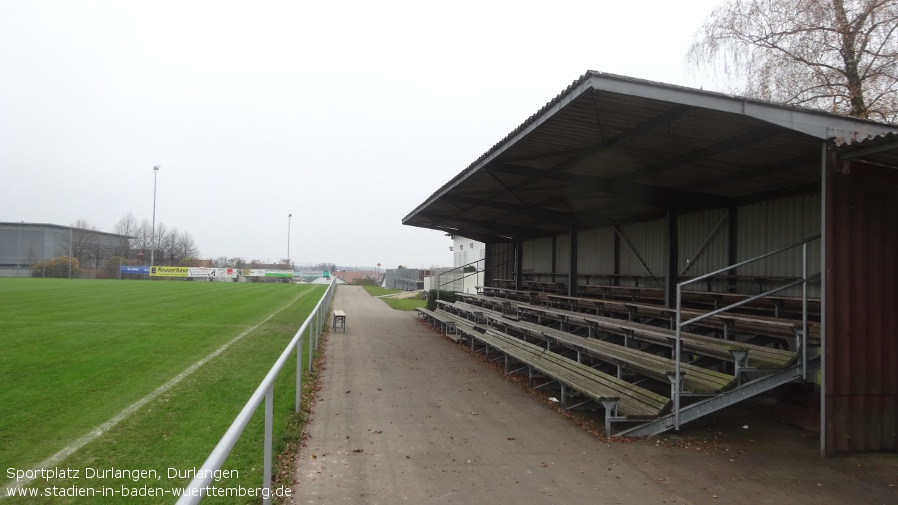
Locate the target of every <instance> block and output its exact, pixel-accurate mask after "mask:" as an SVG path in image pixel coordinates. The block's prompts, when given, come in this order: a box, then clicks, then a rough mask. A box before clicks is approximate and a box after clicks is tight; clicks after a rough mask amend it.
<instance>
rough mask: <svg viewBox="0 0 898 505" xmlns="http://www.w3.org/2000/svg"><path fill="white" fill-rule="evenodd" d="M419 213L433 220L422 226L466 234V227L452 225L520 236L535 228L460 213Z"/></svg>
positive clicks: (531, 231)
mask: <svg viewBox="0 0 898 505" xmlns="http://www.w3.org/2000/svg"><path fill="white" fill-rule="evenodd" d="M418 215H419V216H421V217H424V218H426V219H430V220H431V221H432V223H431V224H424V223H422V224H421V225H420V226H422V227H426V228H440V229H447V228H448V229H454V230H456V231H455V232H453V233H457V234H458V235H465V228H461V227H459V226H451V225H453V224H455V223H464V224H468V225H474V227H475V228H480V229H483V230H486V231H488V232H490V231H491V232H495V233H496V234H497V235H504V236H511V237H519V236H522V235H530V234H532V233H533V230H532V229H530V228H522V227H519V226H510V225H505V224H501V223H497V222H496V220H489V221H481V220H478V219H471V218H467V217H462V216H458V215H443V214H438V213H435V212H419V213H418ZM474 233H478V232H474ZM472 238H473V237H472Z"/></svg>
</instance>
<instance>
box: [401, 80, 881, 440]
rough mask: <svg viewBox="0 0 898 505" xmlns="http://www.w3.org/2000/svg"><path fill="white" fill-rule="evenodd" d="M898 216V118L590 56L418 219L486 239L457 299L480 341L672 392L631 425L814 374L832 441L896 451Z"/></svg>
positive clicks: (645, 425)
mask: <svg viewBox="0 0 898 505" xmlns="http://www.w3.org/2000/svg"><path fill="white" fill-rule="evenodd" d="M896 222H898V128H896V127H894V126H890V125H884V124H880V123H876V122H871V121H865V120H860V119H855V118H847V117H843V116H836V115H831V114H826V113H822V112H818V111H811V110H806V109H799V108H794V107H786V106H782V105H775V104H770V103H766V102H760V101H755V100H751V99H747V98H742V97H736V96H730V95H724V94H719V93H712V92H707V91H701V90H695V89H689V88H683V87H678V86H671V85H666V84H661V83H657V82H649V81H643V80H638V79H633V78H628V77H622V76H616V75H610V74H604V73H599V72H592V71H591V72H587V73H586V74H585V75H583V76H581V77H580V78H579V79H577V80H576V81H575V82H574V83H573V84H571V86H569V87H568V88H567V89H565V90H564V91H563V92H562V93H561V94H559V95H558V96H557V97H555V98H554V99H553V100H552V101H550V102H549V103H548V104H546V106H544V107H543V108H542V109H540V110H539V111H537V112H536V113H535V114H533V115H532V116H531V117H530V118H528V119H527V121H525V122H524V123H523V124H522V125H521V126H519V127H518V128H517V129H515V130H514V131H513V132H511V133H510V134H509V135H508V136H506V137H505V138H504V139H502V140H501V141H500V142H499V143H497V144H496V145H495V146H493V147H492V148H491V149H490V150H489V151H488V152H486V153H485V154H484V155H483V156H481V157H480V158H479V159H477V160H476V161H475V162H474V163H472V164H471V165H470V166H469V167H467V168H466V169H465V170H463V171H462V172H461V173H459V174H458V175H457V176H456V177H454V178H453V179H452V180H450V181H449V182H447V183H446V184H445V185H444V186H443V187H441V188H439V189H438V190H437V191H436V192H435V193H434V194H433V195H431V196H430V197H429V198H427V199H426V200H425V201H424V202H423V203H422V204H421V205H419V206H418V207H417V208H416V209H414V210H413V211H412V212H411V213H410V214H408V215H407V216H406V217H405V218H404V219H403V224H406V225H410V226H417V227H422V228H428V229H436V230H442V231H445V232H447V233H450V234H458V235H462V236H465V237H470V238H472V239H476V240H479V241H482V242H484V243H486V244H487V252H486V280H485V283H484V284H485V285H484V289H483V292H482V293H481V294H480V295H478V296H477V297H472V298H471V299H470V300H469V302H470V303H469V304H467V307H466V306H458V307H455V308H454V309H453V310H454V312H455V313H456V315H458V314H467V315H468V316H470V317H471V319H472V320H474V321H476V323H475V324H474V326H477V325H481V327H479V329H477V330H475V333H472V334H471V335H468V336H467V338H468V339H469V340H470V341H471V343H472V345H473V344H474V343H475V342H479V343H481V344H483V345H487V346H490V345H493V346H506V347H503V348H505V349H506V354H508V353H511V352H523V351H519V350H517V348H515V349H514V350H510V349H512V348H511V347H507V346H509V345H518V344H516V343H511V344H509V343H507V342H505V341H504V340H503V339H504V338H505V337H504V336H505V335H513V336H515V337H516V338H518V339H519V340H520V341H523V342H530V343H537V344H538V345H543V346H547V347H551V346H555V348H557V349H561V350H562V352H563V353H565V352H566V353H568V354H567V356H569V357H570V356H572V354H570V352H571V351H572V350H573V351H576V361H578V362H579V361H581V360H583V359H589V360H591V361H590V366H591V367H592V368H595V369H598V370H604V371H606V372H607V373H608V374H609V375H612V376H614V377H615V378H617V379H619V380H621V381H623V382H626V383H627V384H630V386H621V387H629V388H630V389H635V388H636V387H638V388H640V389H643V390H645V391H646V394H655V395H657V394H662V395H663V396H664V397H665V398H667V399H668V400H670V406H668V407H661V408H660V409H659V410H658V412H656V414H655V415H653V416H650V417H652V419H642V420H641V421H642V422H634V421H635V419H626V417H627V416H625V415H617V413H615V416H612V417H614V419H616V420H620V421H622V423H621V424H623V425H624V426H626V429H625V430H624V431H623V432H622V433H627V434H651V433H659V432H661V431H664V430H667V429H678V428H680V426H681V424H684V423H686V422H688V421H689V420H691V419H694V418H696V417H700V416H701V415H704V414H706V413H708V412H713V411H714V410H717V409H719V408H724V407H726V406H727V405H731V404H732V403H735V402H738V401H740V400H742V399H744V398H747V397H750V396H753V395H758V394H762V393H767V392H769V391H774V390H777V389H778V388H779V389H781V388H782V387H783V386H784V385H787V384H791V385H795V384H798V385H799V387H794V386H793V387H794V389H796V390H799V391H804V392H806V394H807V395H809V397H810V398H811V399H812V400H814V401H812V402H809V405H811V407H812V408H817V409H819V427H820V430H821V436H820V448H821V452H822V453H834V452H841V451H862V450H895V449H896V448H898V435H896V433H898V317H896V314H895V307H896V306H898V268H896V266H898V265H896V263H898V260H896V258H898V236H896V235H898V234H896V233H895V223H896ZM711 274H713V275H711ZM686 283H689V284H686ZM733 304H736V306H735V307H731V308H729V309H727V310H724V306H726V305H733ZM471 307H480V309H476V308H471ZM448 308H449V307H447V309H448ZM478 310H479V311H490V312H489V313H488V314H486V315H484V314H483V313H481V314H480V315H476V313H477V312H478ZM466 311H467V312H466ZM496 314H501V316H497V315H496ZM584 314H587V315H588V316H584ZM491 318H492V319H491ZM503 319H505V320H506V321H505V322H503ZM533 322H537V323H538V324H543V325H553V331H555V330H558V331H564V332H566V333H569V334H571V335H573V336H575V337H582V338H586V339H588V340H598V341H601V342H602V345H600V346H595V345H594V344H595V342H587V343H589V345H590V346H592V347H595V348H597V349H598V348H600V350H593V351H592V354H591V355H590V353H589V352H586V350H585V349H586V347H583V342H580V341H577V340H573V341H571V342H573V343H568V344H565V343H564V342H567V339H569V338H570V337H567V336H565V335H553V336H551V338H550V337H548V336H547V335H549V334H550V333H551V332H547V331H541V332H540V331H535V330H534V328H533V327H531V326H528V324H530V323H533ZM459 325H460V326H462V327H463V326H464V325H465V323H463V322H459ZM484 325H485V326H489V328H486V327H484ZM481 330H482V331H481ZM496 332H501V333H502V334H501V335H499V334H498V333H496ZM493 333H496V334H493ZM490 335H492V336H490ZM690 339H691V340H690ZM707 339H716V340H717V341H716V342H715V341H714V340H707ZM687 340H690V343H687ZM490 342H492V344H491V343H490ZM720 342H725V343H727V344H726V346H724V347H721V346H720V345H719V344H720ZM604 344H613V345H618V346H620V347H621V349H627V350H626V351H623V350H620V349H615V348H608V347H607V345H604ZM592 347H591V348H592ZM712 348H713V349H712ZM634 349H635V350H636V351H641V352H642V353H644V354H646V355H651V356H653V358H651V360H648V361H639V363H636V360H638V359H641V357H642V356H641V355H639V354H636V355H632V357H631V354H632V350H634ZM764 349H767V350H764ZM730 350H735V351H737V352H735V353H732V354H730ZM742 351H745V353H746V354H745V355H743V354H740V353H741V352H742ZM774 351H775V352H774ZM783 351H784V352H786V353H791V357H786V356H785V355H783V354H782V352H783ZM528 352H529V351H528ZM624 353H626V356H627V357H626V359H624V357H622V356H624ZM769 353H773V354H778V357H777V358H770V359H781V360H782V361H780V362H779V364H778V365H776V366H767V365H771V363H767V365H762V364H759V363H760V361H763V360H764V359H767V357H768V354H769ZM526 356H527V354H526V353H524V354H520V356H519V358H521V357H523V358H521V359H526ZM760 356H765V358H763V359H760V358H759V357H760ZM655 358H661V359H662V360H661V361H658V360H656V359H655ZM541 359H542V358H541ZM572 359H573V358H572ZM759 359H760V361H759ZM627 360H630V361H627ZM650 362H651V363H655V365H650V364H648V363H650ZM553 363H554V362H553ZM525 365H528V366H530V365H532V364H529V363H525ZM545 366H553V367H554V366H556V364H552V365H545ZM564 366H567V365H564ZM653 366H656V367H657V368H652V367H653ZM668 367H669V369H668ZM692 367H698V368H699V369H704V370H708V371H709V372H714V373H715V374H722V375H723V376H724V377H718V379H719V383H718V385H719V387H718V386H714V387H713V388H711V387H705V388H701V387H698V388H696V387H692V388H690V387H688V386H686V385H684V382H685V381H688V380H690V379H689V377H690V372H689V371H690V370H692V371H693V372H692V374H693V376H694V373H698V372H699V370H693V368H692ZM565 370H567V369H565ZM818 370H819V374H818V372H817V371H818ZM565 373H568V372H567V371H565ZM702 373H704V372H702ZM712 375H713V374H712ZM730 378H732V381H730ZM666 380H669V381H670V383H666ZM559 382H564V381H563V380H560V381H559ZM568 385H569V386H570V384H568ZM802 385H803V386H802ZM581 387H586V386H584V385H583V384H581ZM615 387H618V386H615ZM574 389H576V388H574ZM712 389H713V391H712ZM640 394H642V393H640ZM586 396H589V394H587V395H586ZM594 396H595V395H594ZM599 397H601V395H599V396H595V397H594V398H593V400H596V398H599ZM596 401H597V400H596ZM659 405H660V404H659ZM606 408H609V407H606ZM634 425H635V426H634ZM631 426H633V427H631Z"/></svg>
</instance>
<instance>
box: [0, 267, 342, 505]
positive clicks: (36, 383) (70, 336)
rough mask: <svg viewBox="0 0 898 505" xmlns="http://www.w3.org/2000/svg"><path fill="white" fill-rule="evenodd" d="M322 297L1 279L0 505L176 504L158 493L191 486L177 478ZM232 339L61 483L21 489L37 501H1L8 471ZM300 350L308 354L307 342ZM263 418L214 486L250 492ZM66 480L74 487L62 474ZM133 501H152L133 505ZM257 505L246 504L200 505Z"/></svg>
mask: <svg viewBox="0 0 898 505" xmlns="http://www.w3.org/2000/svg"><path fill="white" fill-rule="evenodd" d="M324 289H325V287H324V286H302V285H293V284H252V283H215V282H172V281H153V282H150V281H120V280H117V281H96V280H91V281H86V280H69V279H0V342H2V347H0V383H2V384H3V387H2V388H0V471H2V472H3V474H2V475H0V503H53V504H56V503H173V502H174V501H176V498H175V497H173V496H171V495H170V494H169V495H162V496H159V495H158V493H159V490H170V489H174V488H179V487H181V486H184V485H185V484H186V483H187V482H189V480H190V478H189V477H186V476H185V475H186V474H188V473H189V472H190V470H192V469H193V468H195V467H199V466H200V465H201V464H202V463H203V461H205V458H206V457H207V456H208V454H209V452H210V451H211V450H212V448H213V447H214V446H215V444H216V443H217V442H218V440H219V439H220V438H221V436H222V435H223V434H224V432H225V431H226V429H227V428H228V426H230V424H231V422H232V421H233V419H234V417H235V416H236V415H237V413H238V412H239V411H240V409H241V408H242V407H243V405H244V404H245V403H246V401H247V400H248V399H249V397H250V395H251V394H252V392H253V391H254V390H255V388H256V387H257V386H258V384H259V382H260V381H261V379H262V378H263V377H264V376H265V374H266V373H267V372H268V370H269V369H270V368H271V366H272V365H273V364H274V362H275V360H276V359H277V357H278V356H279V355H280V353H281V352H282V351H283V349H284V347H285V346H286V344H287V343H288V342H289V341H290V339H291V338H292V337H293V335H294V334H295V332H296V330H297V329H298V328H299V327H300V325H301V324H302V322H303V321H304V320H305V319H306V317H307V316H308V314H309V313H310V312H311V311H312V309H313V308H314V306H315V304H316V303H317V302H318V300H319V299H320V297H321V296H322V294H323V293H324ZM275 313H276V314H275ZM271 314H275V315H274V316H273V317H271V318H270V319H268V320H267V321H265V322H264V323H263V320H265V319H266V317H267V316H269V315H271ZM260 323H261V324H260ZM257 325H258V326H257ZM256 326H257V327H256ZM253 327H255V328H254V329H252V328H253ZM251 329H252V330H251ZM250 330H251V331H250ZM241 334H244V336H243V337H242V338H240V339H239V340H236V341H235V342H234V343H233V344H232V345H231V346H230V347H229V348H227V349H226V350H225V351H224V352H222V353H221V354H219V355H218V356H216V357H215V358H213V359H211V360H209V361H208V362H207V363H205V364H204V365H203V366H201V367H199V368H198V369H196V371H195V372H194V373H192V374H191V375H189V376H188V377H186V378H184V379H183V380H181V381H180V382H179V383H178V384H177V385H175V386H173V387H172V388H171V389H169V390H167V391H166V392H165V393H163V394H161V395H159V396H158V397H157V398H155V399H154V400H152V401H150V402H149V403H148V404H146V405H144V406H143V407H141V408H139V409H138V410H136V411H135V412H134V413H133V414H131V415H129V416H127V417H125V418H124V419H123V420H122V421H121V422H119V423H117V424H116V425H114V426H112V427H110V428H108V429H107V430H105V431H104V432H103V433H102V434H100V435H99V436H98V437H96V439H95V440H94V441H92V442H90V443H88V444H87V445H84V446H83V447H82V448H80V449H78V450H76V451H74V452H73V453H72V454H71V455H69V456H67V457H65V458H63V459H61V460H60V461H59V462H58V463H55V464H54V465H53V468H56V469H62V470H67V471H68V476H67V477H65V478H58V473H57V474H56V476H54V477H53V478H49V477H50V476H48V475H43V476H39V477H38V478H36V479H33V480H32V481H31V482H29V483H28V484H27V485H26V486H24V487H27V488H33V489H36V490H37V492H39V493H42V494H41V495H39V496H38V497H37V498H35V497H27V498H17V497H10V498H7V497H5V495H6V494H7V489H6V488H7V487H10V486H11V485H12V484H14V483H15V477H16V473H15V472H14V471H24V470H30V469H33V468H35V467H36V466H38V465H40V464H41V462H44V461H46V460H47V459H48V458H50V457H51V456H53V455H55V454H58V453H59V452H60V451H63V450H65V449H66V448H67V447H71V446H72V445H73V444H75V443H76V441H77V440H78V439H79V438H81V437H83V436H85V435H87V434H89V433H90V432H91V431H92V430H95V429H97V428H98V427H100V426H101V425H102V424H103V423H105V422H107V421H109V420H110V419H112V418H114V417H115V416H116V415H118V414H119V413H121V412H122V411H123V410H125V409H126V408H127V407H129V406H130V405H133V404H134V403H135V402H137V401H138V400H140V399H141V398H144V397H145V396H146V395H148V394H150V393H152V392H153V391H155V390H157V388H159V387H160V386H162V385H163V384H165V383H167V382H168V381H170V380H171V379H172V378H174V377H175V376H177V375H178V374H180V373H181V372H183V371H184V370H185V369H188V368H189V367H190V366H191V365H192V364H194V363H196V362H197V361H199V360H201V359H203V358H205V357H206V356H208V355H209V354H210V353H212V352H214V351H216V350H217V349H219V348H220V347H221V346H222V345H224V344H225V343H227V342H230V341H232V340H234V339H235V337H237V336H238V335H241ZM304 340H305V337H304ZM303 349H304V353H307V352H308V343H307V342H305V344H304V346H303ZM306 365H307V358H306V357H304V358H303V367H304V368H305V367H306ZM295 369H296V364H295V359H291V362H288V363H287V365H286V366H285V368H284V372H283V373H282V374H281V376H280V378H279V380H278V382H277V383H276V385H275V393H274V395H275V431H276V433H275V440H276V447H275V453H277V452H279V448H278V447H277V445H278V444H277V441H278V440H281V439H283V437H284V436H290V434H289V433H287V425H288V424H289V423H290V422H291V421H293V422H295V418H293V416H291V414H292V412H293V408H294V405H293V398H294V395H295V386H294V380H295V372H293V373H291V371H294V370H295ZM261 411H262V409H259V412H258V413H257V414H256V415H255V416H254V418H253V421H252V422H251V423H250V425H249V426H248V427H247V429H246V431H245V432H244V435H243V437H241V440H240V442H238V444H237V446H235V448H234V450H233V451H232V454H231V456H230V457H229V458H228V460H227V461H226V462H225V464H224V466H223V468H224V469H227V470H230V471H231V472H230V475H229V476H228V478H226V479H221V480H220V481H218V482H216V484H217V485H218V486H220V487H222V488H228V487H229V488H239V487H241V486H245V487H246V489H247V493H252V492H253V491H251V489H252V488H257V487H258V486H259V485H260V483H261V472H262V467H261V464H262V418H263V415H262V412H261ZM110 469H111V471H110ZM72 470H75V471H77V473H78V474H79V478H77V479H74V478H71V475H72V473H73V472H71V471H72ZM120 470H128V471H127V472H122V471H120ZM88 475H94V477H93V478H88ZM98 475H99V476H98ZM53 488H57V490H54V489H53ZM126 488H127V489H126ZM90 489H93V491H90ZM110 489H111V490H113V491H115V493H113V494H111V495H110V494H109V493H110V491H109V490H110ZM97 490H101V491H102V492H104V493H105V495H103V496H100V495H97ZM48 492H49V493H51V494H58V493H69V494H78V493H81V494H84V493H93V494H92V495H91V496H80V497H79V496H48ZM139 492H143V493H145V494H150V493H153V494H157V496H134V495H133V493H139ZM255 492H257V491H255ZM123 493H128V495H124V494H123ZM258 502H259V500H258V498H256V497H254V496H245V497H239V498H234V497H233V496H232V497H226V498H219V499H214V498H209V499H206V500H204V501H203V503H258Z"/></svg>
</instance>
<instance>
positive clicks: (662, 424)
mask: <svg viewBox="0 0 898 505" xmlns="http://www.w3.org/2000/svg"><path fill="white" fill-rule="evenodd" d="M807 366H808V368H807V370H808V374H809V375H810V374H811V373H815V372H816V371H817V370H819V369H820V356H814V357H809V358H808V363H807ZM801 371H802V366H801V363H799V364H797V365H793V366H791V367H789V368H786V369H784V370H782V371H779V372H776V373H772V374H770V375H766V376H764V377H761V378H759V379H755V380H753V381H751V382H748V383H745V384H743V385H741V386H738V387H736V388H734V389H731V390H729V391H727V392H725V393H722V394H720V395H718V396H714V397H711V398H708V399H706V400H701V401H699V402H696V403H693V404H692V405H689V406H686V407H683V408H681V409H680V424H681V425H682V424H685V423H688V422H689V421H694V420H696V419H698V418H700V417H703V416H706V415H708V414H710V413H712V412H716V411H718V410H720V409H723V408H726V407H729V406H730V405H734V404H736V403H739V402H741V401H742V400H745V399H747V398H751V397H753V396H757V395H759V394H761V393H764V392H766V391H770V390H771V389H773V388H775V387H777V386H782V385H783V384H788V383H790V382H794V381H797V380H801ZM674 417H675V413H674V412H671V413H670V414H667V415H666V416H663V417H659V418H658V419H655V420H653V421H650V422H648V423H645V424H640V425H639V426H635V427H633V428H630V429H627V430H624V431H622V432H620V433H617V434H615V435H612V436H614V437H650V436H652V435H657V434H659V433H664V432H665V431H667V430H670V429H673V428H674Z"/></svg>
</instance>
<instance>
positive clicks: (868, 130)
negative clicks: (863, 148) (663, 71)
mask: <svg viewBox="0 0 898 505" xmlns="http://www.w3.org/2000/svg"><path fill="white" fill-rule="evenodd" d="M583 86H586V87H588V88H592V89H595V90H597V91H606V92H609V93H618V94H622V95H629V96H636V97H641V98H649V99H653V100H659V101H662V102H670V103H677V104H682V105H688V106H693V107H701V108H704V109H711V110H717V111H721V112H727V113H730V114H738V115H744V116H747V117H751V118H755V119H759V120H761V121H764V122H766V123H770V124H774V125H777V126H781V127H783V128H786V129H789V130H792V131H796V132H799V133H803V134H805V135H810V136H812V137H815V138H818V139H821V140H831V139H837V140H838V139H849V141H850V140H857V139H862V138H868V137H875V136H879V135H883V134H886V133H889V132H894V131H898V128H896V127H892V126H889V125H885V124H881V123H876V122H873V121H865V120H859V119H853V118H849V117H844V116H836V115H832V114H826V113H821V112H816V111H811V110H802V109H797V108H792V107H785V106H781V105H775V104H767V103H763V102H759V101H755V100H751V99H748V98H739V97H734V96H728V95H724V94H720V93H712V92H708V91H702V90H696V89H691V88H685V87H679V86H672V85H662V84H657V83H651V82H648V81H639V80H630V79H623V78H612V77H609V76H607V75H596V74H593V75H591V76H590V78H589V79H588V80H587V81H586V82H584V83H581V85H580V87H583Z"/></svg>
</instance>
